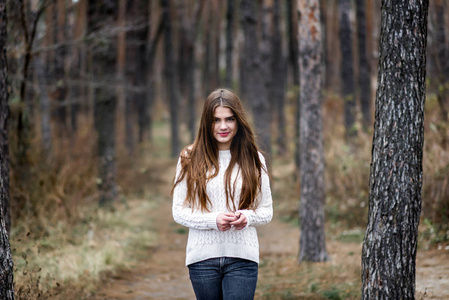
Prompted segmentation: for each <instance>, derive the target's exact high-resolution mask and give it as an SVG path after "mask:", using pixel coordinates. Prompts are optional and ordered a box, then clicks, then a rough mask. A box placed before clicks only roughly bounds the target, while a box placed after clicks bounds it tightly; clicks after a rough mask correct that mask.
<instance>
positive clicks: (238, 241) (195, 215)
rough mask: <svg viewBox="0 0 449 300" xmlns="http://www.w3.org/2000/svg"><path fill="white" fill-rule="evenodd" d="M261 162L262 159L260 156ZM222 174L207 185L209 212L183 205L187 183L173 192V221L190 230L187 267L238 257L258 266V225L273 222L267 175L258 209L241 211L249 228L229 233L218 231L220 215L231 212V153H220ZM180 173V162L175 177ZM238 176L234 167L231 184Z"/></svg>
mask: <svg viewBox="0 0 449 300" xmlns="http://www.w3.org/2000/svg"><path fill="white" fill-rule="evenodd" d="M259 157H260V159H261V160H262V163H263V164H264V165H265V160H264V158H263V156H262V155H261V154H260V153H259ZM218 160H219V168H220V170H219V173H218V176H216V177H214V178H213V179H211V180H210V181H209V182H208V183H207V187H206V190H207V194H208V196H209V199H210V201H211V204H212V207H211V208H210V212H201V210H195V211H193V212H192V208H191V207H187V206H185V205H184V200H185V198H186V194H187V184H186V181H185V180H183V181H182V182H180V183H179V184H178V185H177V186H176V188H175V190H174V192H173V218H174V219H175V221H176V222H177V223H179V224H181V225H184V226H186V227H189V238H188V241H187V252H186V265H190V264H193V263H195V262H199V261H203V260H206V259H209V258H214V257H224V256H227V257H238V258H243V259H247V260H251V261H254V262H257V263H259V241H258V239H257V231H256V227H255V226H259V225H263V224H266V223H268V222H270V221H271V218H272V216H273V207H272V199H271V189H270V182H269V177H268V174H266V173H265V172H263V173H262V187H261V193H260V194H259V195H258V197H259V206H258V207H257V208H256V210H240V212H242V213H243V214H244V215H245V216H246V218H247V220H248V225H247V226H246V227H245V228H244V229H242V230H236V229H234V227H232V228H231V229H230V230H228V231H219V230H218V228H217V216H218V214H219V213H222V212H229V211H228V209H227V208H226V194H225V185H224V175H225V172H226V169H227V168H228V166H229V162H230V161H231V152H230V150H224V151H223V150H222V151H219V157H218ZM180 171H181V160H179V161H178V166H177V168H176V178H178V176H179V174H180ZM237 174H238V167H237V166H236V167H234V170H233V172H232V176H231V185H232V183H233V182H234V179H235V178H236V176H237ZM241 184H242V179H241V177H240V175H239V177H238V178H237V184H236V191H235V196H234V199H235V201H236V207H238V201H239V199H240V190H241Z"/></svg>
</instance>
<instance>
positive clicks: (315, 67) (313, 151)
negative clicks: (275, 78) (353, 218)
mask: <svg viewBox="0 0 449 300" xmlns="http://www.w3.org/2000/svg"><path fill="white" fill-rule="evenodd" d="M298 8H299V12H300V14H301V17H300V20H299V36H300V40H299V58H300V59H299V72H300V87H301V89H300V99H301V109H300V115H299V116H298V117H299V118H300V139H301V141H300V143H301V147H302V151H301V158H300V162H301V165H300V174H301V203H300V209H299V222H300V227H301V237H300V245H299V261H300V262H301V261H314V262H318V261H326V260H328V259H329V257H328V254H327V251H326V242H325V235H324V201H325V191H324V151H323V133H322V131H323V128H322V116H321V106H322V96H321V92H322V86H323V64H322V57H323V48H322V34H321V24H320V5H319V1H318V0H307V1H306V0H305V1H299V2H298Z"/></svg>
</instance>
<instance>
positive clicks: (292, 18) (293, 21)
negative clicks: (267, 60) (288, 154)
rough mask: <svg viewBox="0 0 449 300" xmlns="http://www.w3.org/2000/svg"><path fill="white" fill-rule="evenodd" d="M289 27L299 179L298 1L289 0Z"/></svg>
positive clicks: (296, 157)
mask: <svg viewBox="0 0 449 300" xmlns="http://www.w3.org/2000/svg"><path fill="white" fill-rule="evenodd" d="M287 12H288V13H287V28H288V60H289V65H290V69H291V70H292V74H293V91H294V99H295V103H296V107H295V108H296V116H297V117H296V118H295V137H294V140H295V166H296V174H297V179H299V164H300V162H299V161H300V156H301V152H300V145H299V131H300V130H299V128H300V122H299V115H300V111H299V109H300V103H299V63H298V8H297V1H293V0H287Z"/></svg>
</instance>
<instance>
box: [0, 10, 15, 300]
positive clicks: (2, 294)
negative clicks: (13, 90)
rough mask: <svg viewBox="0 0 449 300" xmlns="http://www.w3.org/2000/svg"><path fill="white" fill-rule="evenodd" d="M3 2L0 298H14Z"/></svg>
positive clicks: (0, 34)
mask: <svg viewBox="0 0 449 300" xmlns="http://www.w3.org/2000/svg"><path fill="white" fill-rule="evenodd" d="M7 41H8V35H7V15H6V3H5V2H2V3H0V265H1V267H0V299H5V300H12V299H14V280H13V269H14V263H13V260H12V256H11V247H10V244H9V239H8V232H9V226H10V225H11V223H10V219H9V161H8V160H9V144H8V120H9V109H8V88H7V87H8V79H7V76H8V75H7V74H8V68H7V59H6V45H7Z"/></svg>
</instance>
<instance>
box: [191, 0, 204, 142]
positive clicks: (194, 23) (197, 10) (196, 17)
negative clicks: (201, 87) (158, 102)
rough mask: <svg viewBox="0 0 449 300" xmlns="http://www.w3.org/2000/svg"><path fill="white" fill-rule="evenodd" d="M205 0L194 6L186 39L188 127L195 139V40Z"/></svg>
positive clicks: (192, 138) (200, 0) (192, 137)
mask: <svg viewBox="0 0 449 300" xmlns="http://www.w3.org/2000/svg"><path fill="white" fill-rule="evenodd" d="M204 3H205V1H204V0H199V1H198V2H197V4H196V5H195V7H194V11H193V14H192V15H191V16H190V20H189V22H188V27H189V28H188V31H187V39H186V50H187V90H188V102H187V106H188V109H187V111H188V112H189V120H188V128H189V131H190V136H191V140H192V141H193V140H194V139H195V133H196V101H195V65H196V63H195V41H196V37H197V35H198V24H199V21H200V18H201V13H202V11H203V7H204Z"/></svg>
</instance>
